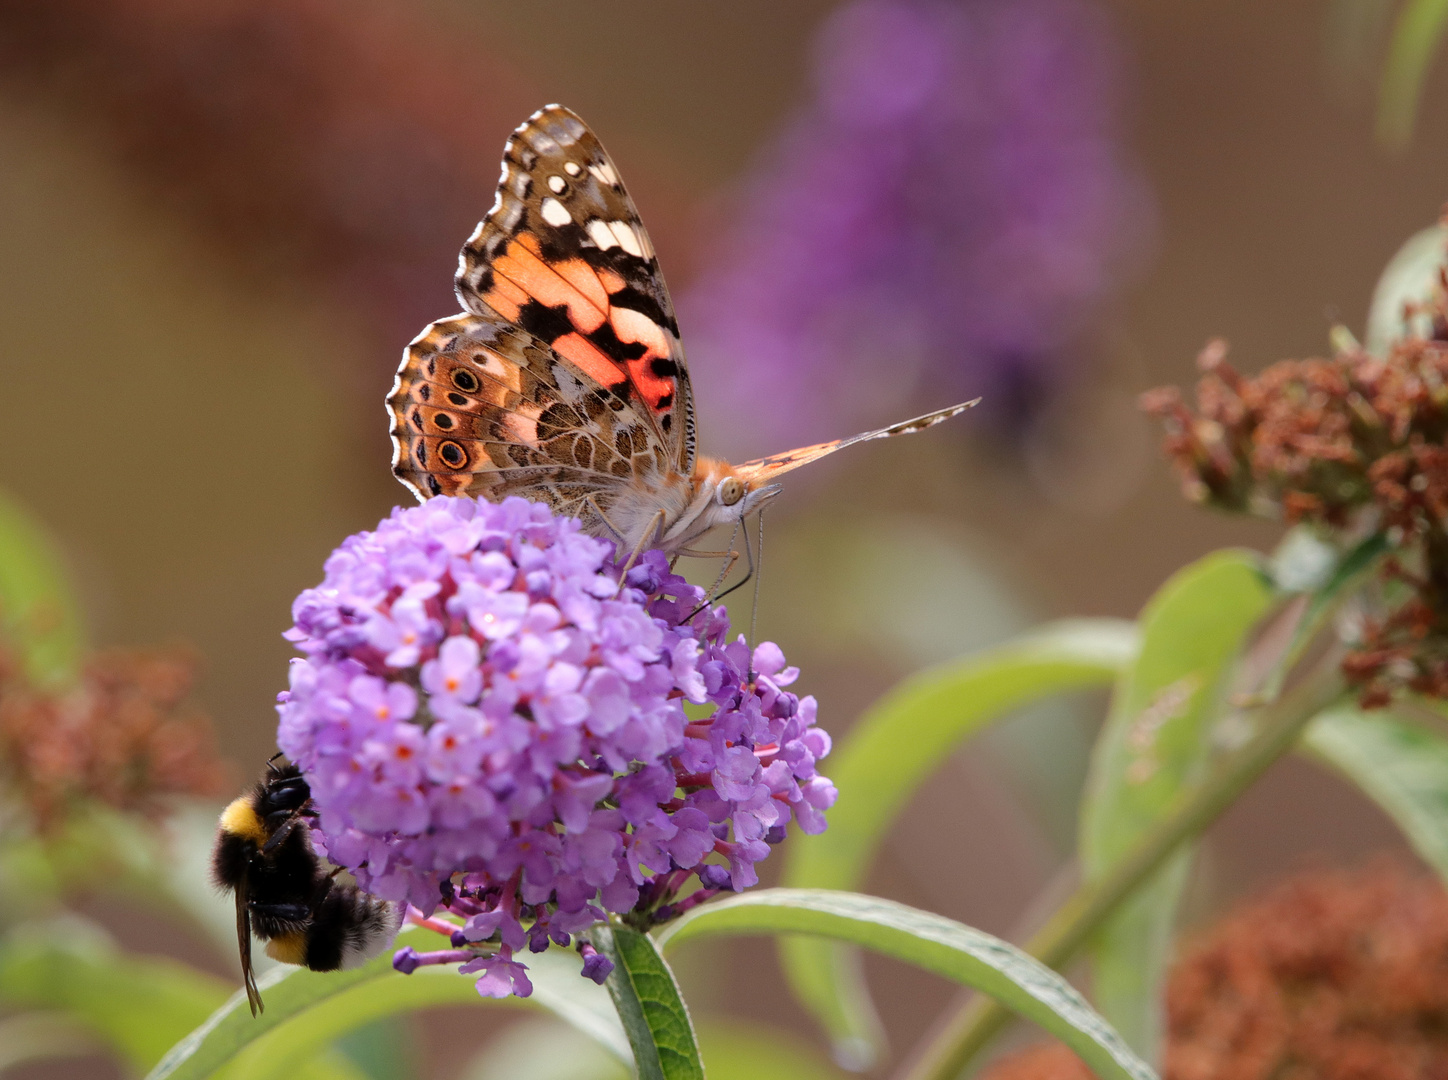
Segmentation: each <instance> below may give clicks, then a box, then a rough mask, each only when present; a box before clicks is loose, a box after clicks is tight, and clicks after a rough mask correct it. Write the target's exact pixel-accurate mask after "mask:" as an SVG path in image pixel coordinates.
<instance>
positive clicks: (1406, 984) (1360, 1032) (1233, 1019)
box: [989, 862, 1448, 1080]
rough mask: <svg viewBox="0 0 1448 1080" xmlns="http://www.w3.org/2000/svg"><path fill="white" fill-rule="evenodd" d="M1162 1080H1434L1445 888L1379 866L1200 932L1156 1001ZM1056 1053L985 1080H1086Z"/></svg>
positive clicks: (1032, 1057)
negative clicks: (1160, 1003)
mask: <svg viewBox="0 0 1448 1080" xmlns="http://www.w3.org/2000/svg"><path fill="white" fill-rule="evenodd" d="M1167 1012H1168V1038H1167V1047H1166V1054H1165V1067H1164V1069H1163V1076H1164V1080H1222V1078H1226V1077H1230V1078H1231V1080H1269V1078H1275V1080H1282V1078H1292V1080H1363V1078H1367V1077H1371V1078H1372V1080H1421V1078H1424V1077H1443V1076H1448V892H1445V891H1444V889H1443V887H1442V885H1440V884H1439V883H1438V882H1437V881H1436V880H1433V879H1431V878H1428V877H1426V876H1424V875H1422V874H1419V873H1415V872H1411V871H1408V870H1406V869H1404V868H1403V867H1401V866H1398V865H1396V864H1393V863H1391V862H1389V863H1378V864H1375V865H1372V866H1369V867H1367V868H1365V869H1364V870H1361V871H1359V872H1356V873H1347V872H1342V871H1317V872H1312V873H1306V874H1301V875H1298V876H1295V877H1293V878H1291V879H1289V880H1288V881H1286V882H1284V883H1283V884H1282V885H1280V886H1278V887H1277V888H1275V889H1273V890H1272V891H1271V892H1269V893H1268V894H1267V895H1266V896H1264V897H1262V898H1260V899H1258V900H1255V901H1252V902H1250V903H1248V904H1245V905H1244V906H1242V907H1241V908H1239V909H1238V910H1237V911H1236V912H1235V913H1234V914H1232V915H1230V916H1229V917H1227V918H1226V919H1224V920H1223V921H1222V922H1220V923H1218V924H1217V925H1216V926H1215V927H1213V928H1212V929H1211V930H1209V931H1208V932H1207V933H1206V934H1205V936H1203V937H1202V939H1201V940H1199V941H1198V942H1197V943H1196V944H1195V945H1194V946H1192V947H1190V948H1189V949H1188V950H1187V952H1186V955H1185V956H1184V957H1183V958H1182V960H1181V961H1180V962H1179V963H1178V964H1177V966H1176V968H1175V970H1174V971H1173V973H1172V977H1171V981H1170V985H1169V988H1168V993H1167ZM1091 1075H1092V1074H1091V1073H1090V1072H1089V1071H1088V1070H1087V1069H1086V1067H1085V1066H1084V1065H1082V1064H1081V1062H1080V1061H1079V1060H1078V1059H1077V1058H1076V1057H1075V1056H1074V1055H1073V1054H1071V1052H1070V1051H1068V1050H1067V1049H1066V1048H1065V1047H1064V1046H1061V1045H1059V1044H1052V1045H1047V1046H1040V1047H1035V1048H1032V1049H1031V1050H1028V1051H1026V1052H1024V1053H1022V1054H1018V1055H1016V1056H1014V1057H1012V1058H1009V1059H1007V1060H1006V1061H1003V1062H1002V1063H1000V1064H999V1065H998V1066H997V1067H996V1068H994V1069H993V1070H991V1072H990V1074H989V1080H1089V1077H1090V1076H1091Z"/></svg>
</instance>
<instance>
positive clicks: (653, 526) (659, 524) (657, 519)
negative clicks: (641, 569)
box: [623, 510, 664, 574]
mask: <svg viewBox="0 0 1448 1080" xmlns="http://www.w3.org/2000/svg"><path fill="white" fill-rule="evenodd" d="M663 525H664V512H663V511H662V510H655V511H654V514H653V517H651V518H649V527H648V528H647V529H645V530H644V534H643V536H642V537H640V538H639V542H638V545H637V546H636V547H635V548H634V549H633V552H632V553H631V554H630V555H629V557H628V562H626V563H624V564H623V572H624V573H625V574H627V573H628V572H629V569H630V568H631V567H632V566H633V564H634V562H635V561H636V560H637V559H638V557H639V556H640V555H642V554H643V553H644V549H645V548H646V547H648V546H649V544H651V543H657V542H658V533H659V530H660V529H661V528H663Z"/></svg>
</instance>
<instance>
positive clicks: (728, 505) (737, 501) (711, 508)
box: [689, 458, 783, 537]
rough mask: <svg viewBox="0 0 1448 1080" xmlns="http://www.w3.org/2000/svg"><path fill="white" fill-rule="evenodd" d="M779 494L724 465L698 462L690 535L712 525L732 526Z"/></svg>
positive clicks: (775, 487)
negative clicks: (695, 508) (695, 509)
mask: <svg viewBox="0 0 1448 1080" xmlns="http://www.w3.org/2000/svg"><path fill="white" fill-rule="evenodd" d="M781 490H783V489H782V488H781V487H780V485H778V484H763V483H759V482H757V481H753V480H751V478H749V477H745V476H741V475H739V473H738V471H737V470H736V469H735V468H734V466H732V465H730V464H729V463H728V462H727V461H719V460H717V459H714V458H701V459H700V460H699V463H698V466H697V467H696V468H695V470H694V491H695V495H694V499H693V504H694V506H695V507H697V513H696V515H695V518H694V521H693V522H692V524H691V528H690V530H689V531H690V533H691V534H692V535H693V536H695V537H697V536H699V535H701V534H703V533H705V532H707V531H708V530H709V529H712V528H713V527H714V526H716V525H732V524H734V523H735V522H738V521H743V520H744V519H745V518H747V517H749V515H751V514H753V513H755V512H756V511H758V510H759V508H760V507H762V506H763V505H764V504H765V503H767V502H768V501H769V500H770V499H772V498H774V497H775V496H776V495H778V494H779V493H780V491H781Z"/></svg>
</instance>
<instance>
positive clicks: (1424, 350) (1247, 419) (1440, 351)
mask: <svg viewBox="0 0 1448 1080" xmlns="http://www.w3.org/2000/svg"><path fill="white" fill-rule="evenodd" d="M1411 314H1426V315H1429V316H1430V317H1431V319H1432V325H1433V326H1434V332H1433V333H1432V334H1431V335H1430V336H1429V337H1426V338H1425V337H1405V338H1403V339H1401V340H1399V341H1398V342H1397V343H1395V344H1394V346H1393V347H1392V349H1391V351H1390V352H1389V354H1388V355H1387V356H1386V357H1376V356H1372V355H1370V354H1368V353H1367V352H1365V351H1363V350H1362V349H1361V348H1359V347H1358V346H1357V345H1356V344H1354V343H1349V344H1348V345H1346V346H1345V347H1344V348H1342V349H1340V350H1339V351H1338V352H1337V353H1336V354H1335V355H1334V356H1332V357H1331V358H1328V359H1310V360H1284V361H1282V362H1280V363H1276V364H1273V365H1271V366H1270V367H1268V368H1267V369H1266V370H1264V371H1263V372H1261V373H1260V374H1259V375H1257V376H1255V377H1247V376H1243V375H1241V374H1239V373H1238V372H1237V371H1236V370H1234V369H1233V368H1232V367H1231V365H1230V364H1228V363H1227V362H1226V357H1225V353H1226V350H1225V347H1224V346H1223V345H1222V344H1221V343H1220V342H1214V343H1213V344H1212V345H1210V346H1208V348H1207V349H1206V350H1205V351H1204V352H1203V354H1202V356H1201V359H1200V366H1201V368H1202V371H1203V375H1202V378H1201V380H1200V381H1199V382H1198V383H1197V387H1196V408H1195V410H1193V409H1192V408H1191V407H1189V406H1188V405H1187V403H1186V402H1185V401H1184V400H1183V397H1182V395H1181V393H1180V391H1178V390H1177V389H1176V388H1175V387H1164V388H1160V389H1157V390H1152V391H1150V392H1148V393H1146V394H1144V395H1143V396H1142V405H1143V407H1144V408H1145V409H1146V410H1147V411H1148V412H1150V413H1152V414H1153V415H1155V416H1157V417H1159V418H1160V419H1161V421H1162V423H1163V425H1164V426H1165V428H1166V444H1165V445H1166V452H1167V454H1168V456H1169V457H1170V458H1171V460H1172V462H1173V464H1174V465H1175V467H1176V470H1177V472H1178V473H1179V474H1180V476H1181V478H1182V485H1183V490H1184V491H1185V493H1186V495H1187V497H1188V498H1191V499H1193V500H1196V501H1198V502H1203V503H1207V504H1209V505H1212V506H1216V507H1219V508H1221V509H1224V510H1229V511H1234V512H1239V513H1252V514H1257V515H1261V516H1265V517H1271V518H1275V519H1280V520H1286V521H1290V522H1309V523H1313V524H1316V525H1319V526H1321V527H1323V528H1324V529H1326V530H1328V531H1329V532H1330V533H1331V534H1334V535H1336V536H1338V537H1339V538H1340V539H1342V540H1343V541H1345V542H1346V541H1349V540H1351V539H1353V538H1355V537H1358V536H1365V535H1368V534H1370V533H1372V532H1375V531H1381V532H1383V533H1384V534H1385V535H1386V536H1387V538H1388V540H1389V542H1390V543H1391V545H1392V547H1393V548H1394V551H1395V559H1394V561H1392V562H1391V563H1390V564H1389V566H1388V568H1387V570H1386V571H1385V573H1384V574H1383V577H1382V583H1383V584H1384V586H1385V589H1384V593H1385V595H1387V596H1389V597H1393V599H1392V601H1391V603H1389V604H1388V605H1387V606H1386V607H1385V609H1384V611H1383V612H1381V613H1377V614H1373V615H1369V616H1368V617H1367V618H1366V619H1365V620H1364V622H1363V625H1362V630H1361V640H1360V641H1359V642H1357V643H1356V645H1357V648H1356V649H1355V650H1354V652H1353V653H1352V654H1351V655H1350V657H1349V658H1348V661H1347V663H1346V664H1344V671H1345V673H1346V674H1347V675H1348V677H1349V678H1350V679H1351V680H1352V682H1353V683H1354V685H1356V686H1357V687H1358V688H1359V690H1360V693H1361V697H1362V701H1363V703H1364V704H1365V705H1369V706H1373V705H1382V704H1386V703H1387V701H1388V700H1389V699H1390V698H1391V697H1392V695H1393V694H1394V693H1395V692H1396V691H1397V690H1399V689H1401V688H1403V687H1408V688H1411V689H1413V690H1416V691H1418V692H1419V693H1424V694H1430V695H1434V696H1440V697H1448V530H1445V515H1448V445H1445V440H1448V332H1445V329H1448V286H1445V288H1444V289H1443V290H1440V291H1439V293H1438V295H1437V296H1436V297H1435V298H1434V299H1433V300H1432V301H1430V302H1429V303H1428V304H1426V305H1424V307H1423V309H1422V310H1421V311H1418V312H1411ZM1404 586H1406V588H1404Z"/></svg>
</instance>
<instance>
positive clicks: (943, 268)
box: [680, 0, 1149, 449]
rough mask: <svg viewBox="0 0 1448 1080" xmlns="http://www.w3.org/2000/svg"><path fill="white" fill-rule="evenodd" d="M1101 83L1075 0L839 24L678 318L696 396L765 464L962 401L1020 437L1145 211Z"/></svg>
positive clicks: (1107, 67) (925, 4) (1102, 74)
mask: <svg viewBox="0 0 1448 1080" xmlns="http://www.w3.org/2000/svg"><path fill="white" fill-rule="evenodd" d="M1114 67H1115V55H1114V50H1113V47H1112V39H1111V35H1110V33H1109V29H1108V27H1107V26H1106V24H1105V20H1104V18H1103V16H1102V15H1101V13H1100V12H1098V11H1097V10H1096V9H1095V7H1094V6H1092V5H1091V4H1090V3H1089V2H1087V0H974V2H972V3H970V4H959V3H950V2H944V0H855V2H853V3H850V4H847V5H846V6H845V7H843V8H842V9H840V10H839V11H838V12H837V13H836V14H835V15H834V16H833V17H831V18H830V19H829V20H828V21H827V22H826V23H825V25H824V26H823V28H822V29H821V31H820V33H819V36H818V39H817V41H816V57H815V65H814V93H813V97H812V98H811V100H810V101H809V103H808V104H807V105H805V106H804V107H803V109H802V110H801V111H800V112H799V113H798V114H797V115H796V116H795V117H794V119H793V120H792V121H791V122H789V123H788V124H787V126H786V127H785V129H784V131H783V132H782V133H781V134H780V136H779V137H778V138H777V139H776V140H775V141H774V142H773V144H772V145H771V146H769V147H768V148H767V150H766V151H765V153H764V155H763V158H762V164H761V167H760V168H759V169H758V170H757V171H756V172H755V173H754V175H753V176H752V177H750V178H749V180H748V181H747V183H746V185H745V188H744V190H743V192H742V198H741V199H740V200H739V201H738V202H737V204H736V206H735V212H734V217H733V219H732V220H731V221H730V223H729V228H728V230H727V231H726V235H725V237H724V239H723V241H722V242H721V244H720V246H719V248H718V251H717V258H716V260H715V261H714V262H713V263H712V264H710V266H709V267H708V268H706V269H705V270H704V271H703V272H702V274H701V276H700V277H699V278H697V279H696V281H695V282H694V283H693V286H692V288H691V289H690V290H689V291H688V293H687V294H686V295H685V296H684V298H683V302H682V303H681V305H680V307H681V310H682V315H683V321H684V323H685V330H686V336H687V340H688V343H689V351H690V356H691V357H692V358H693V359H694V360H695V364H694V368H695V370H696V371H697V376H698V379H699V381H700V382H701V383H702V384H704V391H703V393H701V395H700V397H701V399H702V400H703V401H704V402H706V403H709V404H710V405H711V406H712V405H715V404H717V406H718V407H719V410H720V415H721V416H725V415H727V416H729V417H731V426H733V427H738V424H739V423H740V422H742V423H743V424H745V425H749V424H753V425H754V426H755V430H754V431H752V432H750V434H751V435H753V436H757V437H759V438H762V439H765V440H766V444H765V447H764V448H766V449H775V448H777V447H778V446H784V445H795V444H797V443H800V442H809V441H811V440H813V439H816V438H818V439H825V438H833V437H837V436H840V435H844V434H848V433H850V432H851V431H852V430H854V429H855V428H859V427H864V426H869V425H873V424H877V423H884V422H888V421H892V420H895V419H898V418H899V417H898V416H897V413H899V412H900V411H901V410H902V409H908V408H910V407H911V406H912V405H917V404H919V405H924V406H928V407H936V406H940V405H943V404H947V403H949V402H951V401H954V400H957V399H960V398H964V397H968V396H973V395H976V394H984V395H985V396H986V398H987V401H988V402H990V404H991V409H990V411H991V413H992V414H993V415H994V416H996V417H997V419H998V420H1010V419H1017V418H1019V415H1020V413H1021V412H1022V411H1026V410H1027V409H1029V408H1030V407H1031V406H1032V405H1033V404H1034V403H1035V401H1036V399H1037V398H1038V397H1039V393H1040V391H1041V390H1042V389H1045V388H1048V387H1049V386H1050V384H1052V383H1053V382H1056V381H1058V380H1059V378H1060V377H1061V375H1062V374H1063V373H1064V369H1065V367H1066V366H1067V364H1068V363H1069V361H1070V357H1071V353H1072V346H1073V343H1074V342H1075V340H1076V339H1078V338H1079V336H1080V334H1081V333H1082V331H1083V330H1084V329H1085V327H1086V326H1087V324H1088V321H1089V319H1090V317H1091V315H1092V314H1093V312H1094V311H1095V309H1096V308H1097V306H1098V305H1099V303H1100V301H1101V300H1102V299H1103V298H1104V297H1105V296H1106V295H1107V294H1108V292H1109V291H1110V289H1111V287H1112V285H1113V283H1114V282H1115V281H1116V280H1117V278H1118V277H1119V275H1120V272H1121V271H1122V270H1123V269H1124V265H1123V264H1124V262H1125V258H1126V257H1127V256H1129V255H1130V254H1131V253H1132V251H1133V249H1135V248H1136V247H1137V246H1138V244H1139V241H1140V240H1141V238H1142V236H1143V227H1144V225H1145V223H1146V218H1147V217H1148V216H1149V199H1148V197H1147V195H1146V191H1145V188H1144V185H1143V183H1142V181H1141V180H1140V179H1139V178H1138V176H1137V175H1136V173H1135V172H1134V171H1132V170H1131V169H1130V168H1128V167H1127V166H1126V165H1125V164H1124V162H1123V161H1122V157H1121V153H1120V149H1119V147H1118V145H1117V140H1116V134H1115V128H1116V123H1115V115H1114V114H1115V108H1114V106H1115V95H1114V92H1113V86H1112V81H1113V79H1112V75H1113V69H1114ZM761 388H767V389H768V393H761V392H760V390H761ZM726 410H727V411H726ZM706 423H707V417H706ZM791 440H793V441H791ZM731 449H744V448H742V447H734V448H731ZM751 449H756V448H751Z"/></svg>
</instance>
